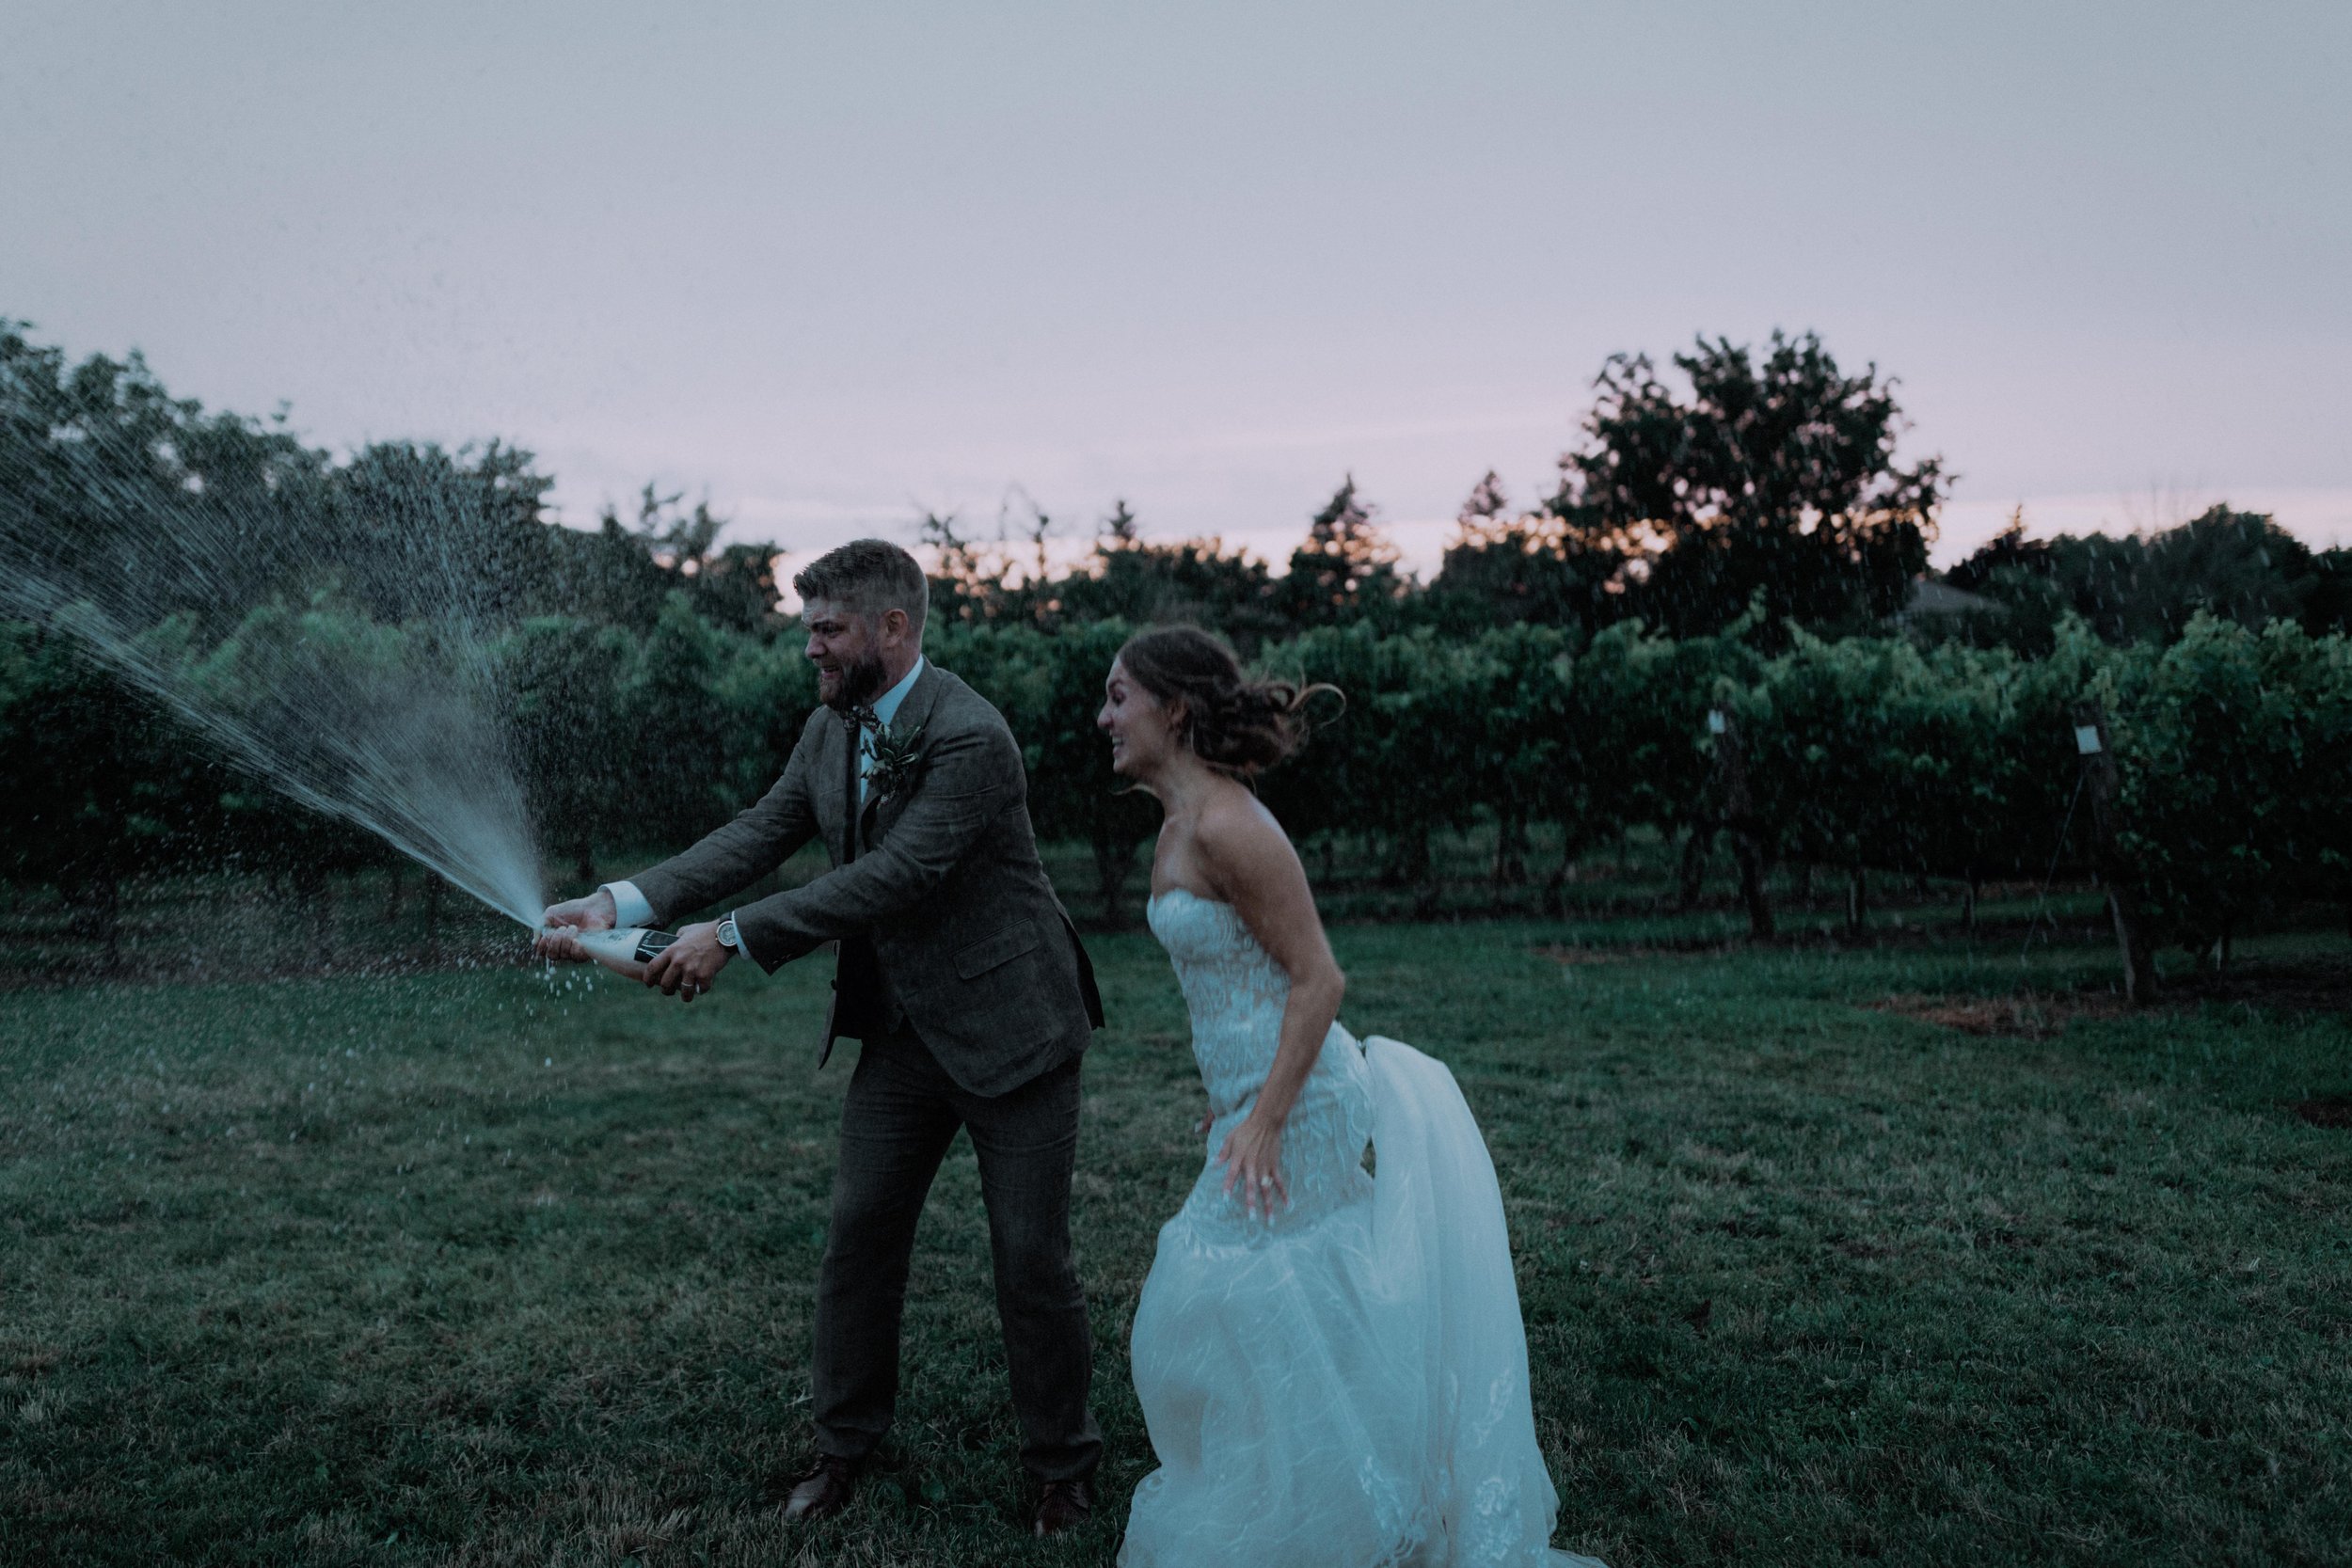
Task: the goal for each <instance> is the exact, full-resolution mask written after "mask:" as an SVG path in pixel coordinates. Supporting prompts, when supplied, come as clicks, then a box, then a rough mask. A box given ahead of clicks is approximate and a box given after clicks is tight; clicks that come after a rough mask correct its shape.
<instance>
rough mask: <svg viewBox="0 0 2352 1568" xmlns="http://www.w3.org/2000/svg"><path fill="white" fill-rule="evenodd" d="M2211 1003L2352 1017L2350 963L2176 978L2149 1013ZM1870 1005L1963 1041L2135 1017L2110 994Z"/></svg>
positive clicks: (1914, 997) (1909, 999) (1912, 997)
mask: <svg viewBox="0 0 2352 1568" xmlns="http://www.w3.org/2000/svg"><path fill="white" fill-rule="evenodd" d="M2210 1004H2219V1005H2221V1006H2243V1007H2249V1008H2260V1009H2262V1010H2263V1011H2265V1012H2274V1013H2314V1012H2318V1013H2352V964H2345V963H2341V962H2336V961H2332V960H2328V959H2311V960H2304V961H2296V962H2261V963H2244V964H2240V965H2238V966H2237V967H2235V968H2233V969H2231V970H2229V971H2227V972H2225V973H2223V974H2181V975H2171V976H2168V977H2167V978H2166V979H2165V982H2164V986H2163V989H2162V990H2160V991H2159V992H2158V993H2157V997H2156V1001H2155V1003H2154V1004H2153V1007H2152V1008H2151V1009H2148V1010H2151V1011H2155V1012H2162V1011H2164V1010H2166V1009H2168V1008H2180V1007H2194V1006H2205V1005H2210ZM1866 1006H1867V1007H1868V1008H1869V1010H1870V1011H1872V1012H1880V1013H1895V1014H1899V1016H1901V1017H1903V1018H1915V1019H1917V1020H1918V1021H1919V1022H1922V1023H1934V1024H1939V1025H1941V1026H1943V1027H1944V1028H1947V1029H1958V1030H1959V1031H1961V1032H1962V1033H1963V1034H1968V1035H2007V1036H2013V1037H2019V1038H2023V1039H2042V1038H2046V1037H2049V1036H2052V1035H2055V1034H2058V1033H2059V1032H2061V1031H2062V1030H2064V1029H2065V1027H2066V1025H2067V1024H2068V1023H2069V1022H2073V1021H2074V1020H2075V1019H2078V1018H2100V1019H2106V1018H2124V1017H2128V1016H2130V1015H2131V1014H2132V1013H2133V1012H2134V1011H2135V1009H2133V1008H2132V1007H2130V1006H2126V1005H2125V1003H2124V1001H2123V999H2122V996H2120V995H2118V994H2117V993H2115V992H2113V991H2107V990H2085V991H2074V992H2055V993H2053V992H2036V991H2021V992H2018V993H2016V994H2014V995H2010V996H1933V995H1926V994H1921V993H1918V992H1901V993H1898V994H1896V995H1893V996H1888V997H1884V998H1882V999H1881V1000H1879V1001H1877V1002H1872V1003H1868V1004H1866ZM2307 1103H2310V1104H2313V1105H2321V1104H2325V1103H2337V1102H2336V1101H2325V1102H2323V1101H2309V1102H2307ZM2338 1114H2352V1113H2343V1112H2340V1113H2338ZM2306 1119H2307V1120H2309V1119H2312V1118H2311V1117H2306ZM2320 1125H2322V1126H2329V1125H2336V1124H2334V1123H2326V1122H2323V1123H2320Z"/></svg>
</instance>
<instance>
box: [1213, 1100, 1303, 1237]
mask: <svg viewBox="0 0 2352 1568" xmlns="http://www.w3.org/2000/svg"><path fill="white" fill-rule="evenodd" d="M1216 1157H1217V1161H1218V1163H1219V1164H1223V1165H1224V1167H1225V1192H1226V1196H1229V1197H1230V1196H1232V1191H1233V1185H1234V1183H1236V1182H1239V1183H1240V1184H1241V1207H1242V1212H1243V1213H1245V1214H1248V1215H1252V1216H1254V1215H1256V1214H1257V1212H1258V1211H1259V1208H1260V1206H1262V1205H1263V1208H1264V1211H1265V1217H1266V1218H1267V1219H1269V1220H1270V1219H1272V1218H1273V1217H1274V1200H1275V1199H1276V1198H1277V1197H1279V1198H1280V1199H1281V1200H1282V1202H1283V1203H1284V1204H1285V1205H1287V1204H1289V1202H1290V1200H1291V1195H1290V1189H1289V1188H1288V1187H1287V1186H1285V1185H1283V1182H1282V1129H1281V1128H1280V1127H1279V1126H1278V1125H1275V1124H1273V1123H1270V1122H1266V1121H1263V1120H1261V1119H1260V1117H1259V1116H1258V1113H1257V1112H1255V1111H1252V1112H1250V1113H1249V1115H1248V1116H1247V1117H1243V1118H1242V1122H1241V1125H1240V1126H1239V1127H1236V1128H1234V1129H1233V1130H1232V1132H1228V1133H1227V1134H1225V1147H1224V1148H1220V1149H1218V1150H1217V1151H1216Z"/></svg>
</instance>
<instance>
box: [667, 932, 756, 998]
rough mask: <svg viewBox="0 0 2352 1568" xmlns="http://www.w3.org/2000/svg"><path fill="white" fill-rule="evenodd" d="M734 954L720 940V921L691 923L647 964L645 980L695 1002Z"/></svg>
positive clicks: (671, 994)
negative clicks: (691, 924) (675, 939)
mask: <svg viewBox="0 0 2352 1568" xmlns="http://www.w3.org/2000/svg"><path fill="white" fill-rule="evenodd" d="M733 957H735V954H734V953H733V952H732V951H731V950H729V949H728V948H726V947H724V946H722V945H721V944H720V942H719V923H718V922H717V921H715V920H713V921H706V922H705V923H704V924H702V925H700V926H689V927H686V929H684V930H683V931H680V932H679V933H678V934H677V941H675V942H672V943H670V945H669V946H667V947H665V948H663V949H662V950H661V951H660V953H657V954H656V955H654V960H653V962H651V963H649V964H647V965H646V966H645V984H647V985H649V986H660V988H661V994H662V995H664V996H675V997H676V998H677V999H678V1000H679V1001H681V1002H691V1001H693V1000H694V998H696V997H697V996H700V995H701V994H702V993H703V992H705V991H707V990H709V989H710V982H711V981H713V980H715V979H717V978H718V977H719V971H721V970H723V969H724V968H726V966H727V960H728V959H729V958H733Z"/></svg>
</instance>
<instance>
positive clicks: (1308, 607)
mask: <svg viewBox="0 0 2352 1568" xmlns="http://www.w3.org/2000/svg"><path fill="white" fill-rule="evenodd" d="M1372 518H1373V507H1372V503H1371V502H1369V501H1366V500H1364V499H1361V498H1360V497H1359V496H1358V495H1357V493H1356V476H1355V475H1353V474H1350V475H1348V476H1347V478H1346V479H1345V481H1344V482H1343V483H1341V485H1340V487H1339V488H1338V489H1337V490H1335V491H1333V492H1332V493H1331V499H1329V500H1328V501H1326V502H1325V503H1324V506H1323V510H1322V511H1320V512H1318V513H1316V514H1315V515H1314V517H1313V519H1312V520H1311V521H1310V522H1309V523H1308V525H1307V538H1306V541H1305V542H1304V543H1303V544H1301V545H1300V546H1298V548H1296V549H1295V550H1293V551H1292V552H1291V569H1290V575H1289V576H1287V577H1285V578H1283V579H1282V583H1281V587H1280V591H1279V595H1278V602H1279V607H1280V609H1281V610H1283V612H1284V613H1285V614H1287V615H1288V616H1289V617H1290V619H1291V620H1292V622H1293V623H1294V624H1296V625H1301V626H1327V625H1330V624H1332V623H1334V622H1339V621H1355V620H1361V619H1373V620H1382V621H1385V620H1391V619H1393V618H1394V613H1395V609H1396V604H1397V601H1398V599H1399V598H1401V597H1402V596H1403V594H1404V593H1405V590H1406V582H1405V579H1404V578H1401V577H1399V576H1398V575H1397V570H1396V550H1395V548H1394V547H1393V546H1391V545H1390V543H1389V541H1388V538H1387V536H1386V535H1385V534H1383V533H1382V532H1381V531H1380V530H1379V528H1378V527H1377V526H1376V525H1375V523H1374V522H1373V520H1372Z"/></svg>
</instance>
